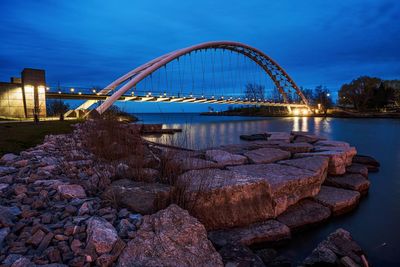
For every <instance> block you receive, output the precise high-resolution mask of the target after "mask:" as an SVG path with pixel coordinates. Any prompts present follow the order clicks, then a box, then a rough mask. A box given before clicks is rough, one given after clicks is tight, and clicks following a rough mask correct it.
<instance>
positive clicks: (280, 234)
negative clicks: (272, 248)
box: [208, 220, 290, 247]
mask: <svg viewBox="0 0 400 267" xmlns="http://www.w3.org/2000/svg"><path fill="white" fill-rule="evenodd" d="M208 238H209V239H210V240H211V242H213V243H214V244H215V245H216V246H218V247H223V246H226V245H228V244H242V245H248V246H249V245H252V244H256V243H273V242H278V241H282V240H286V239H290V229H289V228H288V227H287V226H286V225H285V224H283V223H280V222H278V221H276V220H268V221H264V222H260V223H254V224H251V225H248V226H245V227H241V228H231V229H225V230H217V231H211V232H209V233H208Z"/></svg>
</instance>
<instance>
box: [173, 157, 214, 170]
mask: <svg viewBox="0 0 400 267" xmlns="http://www.w3.org/2000/svg"><path fill="white" fill-rule="evenodd" d="M173 162H174V163H175V164H177V165H179V166H180V167H181V169H182V170H183V171H189V170H200V169H208V168H218V164H217V163H215V162H213V161H209V160H204V159H200V158H175V159H173Z"/></svg>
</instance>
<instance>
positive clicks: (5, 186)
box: [0, 183, 10, 192]
mask: <svg viewBox="0 0 400 267" xmlns="http://www.w3.org/2000/svg"><path fill="white" fill-rule="evenodd" d="M9 186H10V185H9V184H3V183H0V192H1V191H3V190H4V189H6V188H7V187H9Z"/></svg>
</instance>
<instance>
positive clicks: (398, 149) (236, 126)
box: [139, 114, 400, 266]
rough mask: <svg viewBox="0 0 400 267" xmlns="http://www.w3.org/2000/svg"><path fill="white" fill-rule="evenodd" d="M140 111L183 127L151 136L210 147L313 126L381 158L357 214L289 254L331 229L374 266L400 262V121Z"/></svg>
mask: <svg viewBox="0 0 400 267" xmlns="http://www.w3.org/2000/svg"><path fill="white" fill-rule="evenodd" d="M167 116H169V117H168V119H167V120H166V118H165V114H162V115H148V114H144V115H140V114H139V117H141V118H143V119H144V121H145V122H147V123H161V122H163V121H167V124H166V125H165V127H166V128H182V129H183V132H182V133H179V134H175V135H173V136H167V135H165V136H162V137H152V138H151V139H152V140H153V141H159V142H164V143H169V144H175V145H184V146H186V147H188V148H206V147H212V146H218V145H223V144H234V143H242V142H244V141H241V140H240V139H239V135H241V134H254V133H262V132H266V131H291V130H294V131H299V130H300V131H310V132H312V133H315V134H318V135H321V136H325V137H327V138H329V139H334V140H343V141H347V142H349V143H350V144H352V145H353V146H355V147H356V148H357V150H358V152H359V153H360V154H367V155H372V156H374V157H375V158H377V159H378V160H379V161H380V163H381V170H380V172H378V173H371V174H370V176H369V178H370V180H371V188H370V192H369V195H368V196H367V197H365V198H364V199H363V201H362V202H361V204H360V206H359V207H358V208H357V209H356V210H355V211H354V212H352V213H350V214H347V215H344V216H341V217H337V218H334V219H333V220H331V221H330V222H329V223H327V224H324V225H321V226H319V227H314V228H313V229H312V230H310V231H307V232H303V233H301V234H300V235H297V236H295V237H294V238H293V239H292V241H291V243H290V245H289V246H288V247H287V249H286V250H285V253H286V254H287V255H289V256H290V257H292V258H293V259H294V260H297V261H300V260H302V259H303V258H304V257H305V255H306V254H308V253H309V252H310V251H311V250H312V249H313V248H315V246H316V245H317V244H318V243H319V242H320V241H321V240H323V239H324V238H325V237H326V236H327V235H328V234H329V233H330V232H333V231H334V230H335V229H337V228H339V227H342V228H344V229H347V230H349V231H350V232H351V233H352V235H353V237H354V238H355V240H356V241H357V242H358V243H359V244H360V245H361V247H362V248H363V249H364V250H365V251H366V253H367V255H368V256H369V260H370V261H371V263H372V264H374V266H400V231H399V227H400V120H395V119H337V118H326V119H324V118H300V117H298V118H251V119H250V118H246V117H208V116H199V115H197V114H190V115H188V114H173V115H167Z"/></svg>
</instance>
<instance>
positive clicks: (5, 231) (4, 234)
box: [0, 227, 10, 248]
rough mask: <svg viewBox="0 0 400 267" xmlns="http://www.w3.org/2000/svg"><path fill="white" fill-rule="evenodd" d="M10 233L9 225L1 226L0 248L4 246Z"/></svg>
mask: <svg viewBox="0 0 400 267" xmlns="http://www.w3.org/2000/svg"><path fill="white" fill-rule="evenodd" d="M9 233H10V228H9V227H4V228H0V248H2V247H3V241H4V239H5V238H6V237H7V235H8V234H9Z"/></svg>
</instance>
